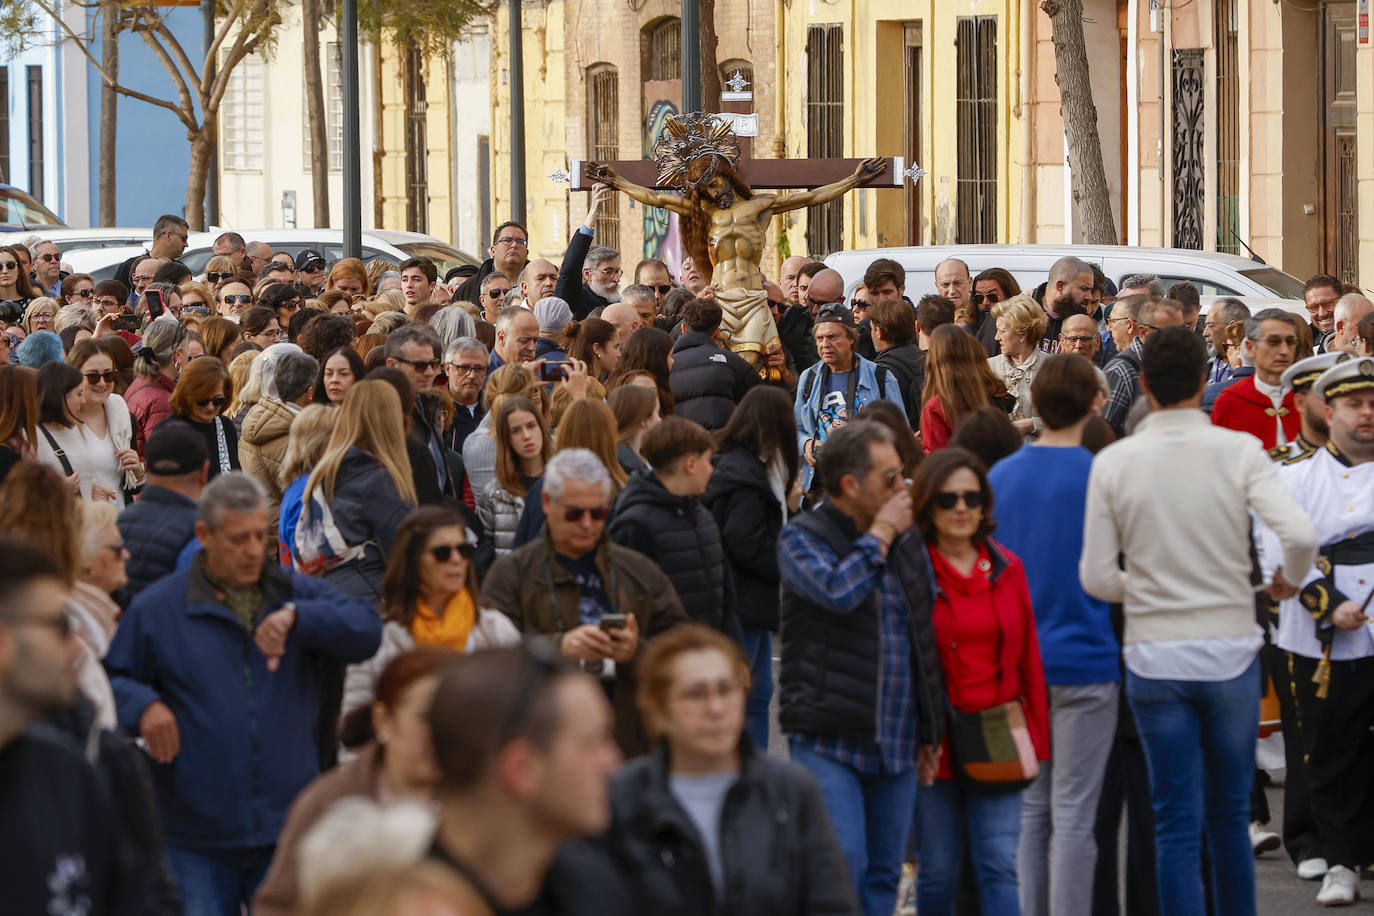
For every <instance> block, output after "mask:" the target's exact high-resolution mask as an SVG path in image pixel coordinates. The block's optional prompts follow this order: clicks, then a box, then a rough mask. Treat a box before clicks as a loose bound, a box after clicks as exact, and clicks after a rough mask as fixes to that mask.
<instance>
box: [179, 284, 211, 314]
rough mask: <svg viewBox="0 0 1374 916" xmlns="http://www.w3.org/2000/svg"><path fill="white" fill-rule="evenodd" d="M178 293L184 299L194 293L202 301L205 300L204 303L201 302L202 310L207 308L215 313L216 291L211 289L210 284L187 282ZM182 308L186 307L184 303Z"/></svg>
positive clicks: (180, 287)
mask: <svg viewBox="0 0 1374 916" xmlns="http://www.w3.org/2000/svg"><path fill="white" fill-rule="evenodd" d="M177 292H179V293H181V297H182V299H185V298H186V297H187V296H189V295H191V294H193V293H194V294H195V295H197V296H199V297H200V298H201V299H203V300H204V301H203V302H201V307H202V308H207V309H209V310H210V311H211V312H214V310H215V291H214V290H212V289H211V288H210V286H209V284H206V283H199V282H197V281H195V280H187V281H186V282H185V283H183V284H181V285H180V286H178V287H177ZM182 307H183V308H185V307H186V306H185V304H184V303H183V305H182Z"/></svg>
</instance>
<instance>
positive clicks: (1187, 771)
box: [1126, 658, 1260, 916]
mask: <svg viewBox="0 0 1374 916" xmlns="http://www.w3.org/2000/svg"><path fill="white" fill-rule="evenodd" d="M1126 698H1127V699H1128V700H1129V701H1130V704H1131V712H1132V713H1133V714H1134V715H1135V722H1136V727H1137V728H1138V729H1139V731H1140V740H1141V743H1142V744H1143V745H1144V747H1145V760H1146V763H1147V764H1148V766H1149V771H1150V798H1151V801H1152V802H1153V804H1154V810H1155V872H1156V876H1157V878H1158V881H1159V906H1160V910H1161V911H1162V912H1164V913H1168V914H1169V916H1204V914H1206V913H1207V912H1208V907H1207V903H1206V901H1205V900H1204V892H1203V886H1202V867H1201V864H1200V863H1201V862H1202V842H1203V837H1204V836H1205V837H1206V842H1207V851H1208V853H1209V856H1210V860H1211V878H1212V885H1211V886H1212V896H1213V901H1212V909H1211V912H1212V913H1213V914H1215V916H1255V853H1254V850H1253V849H1252V848H1251V846H1250V833H1249V830H1250V788H1251V783H1252V781H1253V777H1254V772H1255V741H1256V739H1257V738H1258V737H1259V698H1260V679H1259V659H1258V658H1256V659H1255V660H1254V661H1253V662H1251V664H1250V666H1249V667H1248V668H1246V669H1245V671H1244V672H1243V673H1242V674H1241V675H1240V676H1239V677H1235V678H1232V679H1231V680H1229V681H1169V680H1153V679H1150V678H1143V677H1139V676H1138V675H1136V674H1133V673H1131V672H1130V671H1129V670H1128V671H1127V672H1126Z"/></svg>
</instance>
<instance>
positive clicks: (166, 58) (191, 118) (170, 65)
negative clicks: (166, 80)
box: [137, 28, 200, 132]
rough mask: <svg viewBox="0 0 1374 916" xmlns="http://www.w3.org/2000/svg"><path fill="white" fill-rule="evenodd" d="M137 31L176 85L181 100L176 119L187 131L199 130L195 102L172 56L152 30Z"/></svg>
mask: <svg viewBox="0 0 1374 916" xmlns="http://www.w3.org/2000/svg"><path fill="white" fill-rule="evenodd" d="M137 31H138V33H139V34H140V35H141V36H143V43H144V44H146V45H147V46H148V47H149V48H150V49H151V50H152V52H153V54H154V55H155V56H156V57H157V59H158V60H159V61H161V62H162V66H163V67H165V68H166V69H167V73H168V75H170V76H171V78H172V82H174V83H175V84H176V87H177V95H178V96H179V97H180V99H181V105H180V107H179V108H178V114H177V117H178V119H179V120H180V121H181V123H182V124H185V125H186V129H187V130H189V131H192V132H194V131H196V130H199V129H200V125H199V124H198V123H196V118H195V112H196V107H195V102H194V101H193V100H192V98H191V89H190V87H189V86H187V85H186V80H185V79H184V78H183V76H182V73H181V71H180V70H178V69H177V65H176V64H175V63H174V62H173V61H172V56H171V55H170V54H168V53H167V49H166V48H164V47H163V46H162V42H160V41H158V40H157V35H156V33H155V31H154V29H153V28H143V29H138V30H137Z"/></svg>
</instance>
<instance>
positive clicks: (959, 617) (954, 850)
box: [912, 332, 1050, 916]
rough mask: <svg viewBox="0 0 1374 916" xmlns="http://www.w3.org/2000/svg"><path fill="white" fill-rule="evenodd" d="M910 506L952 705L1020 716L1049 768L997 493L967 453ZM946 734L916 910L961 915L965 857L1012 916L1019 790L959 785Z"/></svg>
mask: <svg viewBox="0 0 1374 916" xmlns="http://www.w3.org/2000/svg"><path fill="white" fill-rule="evenodd" d="M959 333H963V332H959ZM912 502H913V507H912V509H913V514H914V516H915V520H916V525H917V527H918V528H919V529H920V532H921V536H922V537H923V538H924V539H925V542H926V544H927V549H928V550H929V551H930V562H931V566H932V568H933V570H934V573H935V587H936V595H935V607H934V610H933V613H932V617H933V620H934V624H935V636H936V642H937V644H938V646H939V651H940V663H941V667H942V668H943V669H944V673H945V686H946V689H947V690H948V693H949V702H950V706H952V707H953V709H954V710H955V711H956V713H977V712H982V711H984V710H989V709H993V708H996V707H999V706H1002V705H1004V704H1015V705H1016V706H1019V708H1020V711H1021V715H1022V717H1023V718H1024V723H1025V729H1026V731H1027V732H1028V733H1029V736H1028V737H1029V741H1030V743H1031V746H1032V748H1033V757H1034V759H1035V760H1037V761H1046V760H1049V759H1050V734H1049V706H1048V698H1047V693H1046V689H1045V675H1044V671H1043V669H1042V668H1041V663H1040V644H1039V641H1038V639H1037V637H1036V629H1035V614H1034V612H1033V611H1032V608H1031V600H1030V586H1029V585H1027V583H1026V573H1025V569H1024V568H1023V567H1022V566H1021V561H1020V560H1019V559H1017V557H1016V555H1015V554H1013V553H1011V552H1010V551H1008V550H1007V549H1006V548H1004V547H1002V546H1001V545H1000V544H998V543H997V542H996V541H994V540H993V539H992V537H991V535H992V531H993V528H994V527H995V523H994V522H993V520H992V488H991V487H990V486H989V485H988V480H987V474H986V473H985V472H984V470H983V465H982V463H981V462H980V461H979V460H978V459H977V458H975V457H974V456H973V454H972V453H971V452H967V451H965V450H963V449H960V448H946V449H942V450H941V451H938V452H936V453H935V454H933V455H931V456H930V457H928V458H926V459H925V460H924V461H922V462H921V466H920V467H919V468H918V469H917V471H916V478H915V481H914V482H913V485H912ZM948 734H949V731H948V730H946V738H945V740H944V743H943V744H942V745H941V749H940V755H939V764H938V771H937V772H935V773H933V774H932V773H930V772H929V771H923V772H922V774H921V777H922V783H923V787H922V788H921V790H920V793H919V794H918V795H917V799H916V829H915V833H916V841H917V858H918V860H919V861H920V863H921V867H920V868H919V869H918V870H917V873H916V910H917V912H919V913H921V914H922V916H953V914H954V911H955V897H956V892H957V889H958V885H959V870H960V866H961V864H962V862H961V860H962V858H963V852H964V849H965V848H967V849H969V851H970V853H971V864H972V866H973V871H974V874H975V876H976V883H977V885H978V897H979V900H980V902H981V904H982V911H983V912H984V913H996V914H998V916H1016V914H1018V913H1020V911H1021V908H1020V901H1019V898H1018V892H1017V875H1016V852H1017V844H1018V840H1019V838H1020V835H1021V791H1020V790H1010V791H1007V790H1002V789H1000V788H988V787H986V786H984V787H981V788H983V789H984V790H983V791H974V790H973V789H970V788H968V787H967V786H966V785H965V784H964V783H963V782H961V781H959V780H958V779H956V774H955V769H956V767H957V765H958V761H957V760H955V759H953V757H952V754H954V753H956V752H955V751H954V750H953V749H952V748H951V746H950V738H949V737H948ZM932 776H933V777H934V780H933V783H932V782H931V777H932Z"/></svg>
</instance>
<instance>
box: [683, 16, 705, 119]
mask: <svg viewBox="0 0 1374 916" xmlns="http://www.w3.org/2000/svg"><path fill="white" fill-rule="evenodd" d="M682 110H683V111H684V112H691V111H701V110H702V108H701V14H700V10H698V9H697V0H682Z"/></svg>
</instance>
